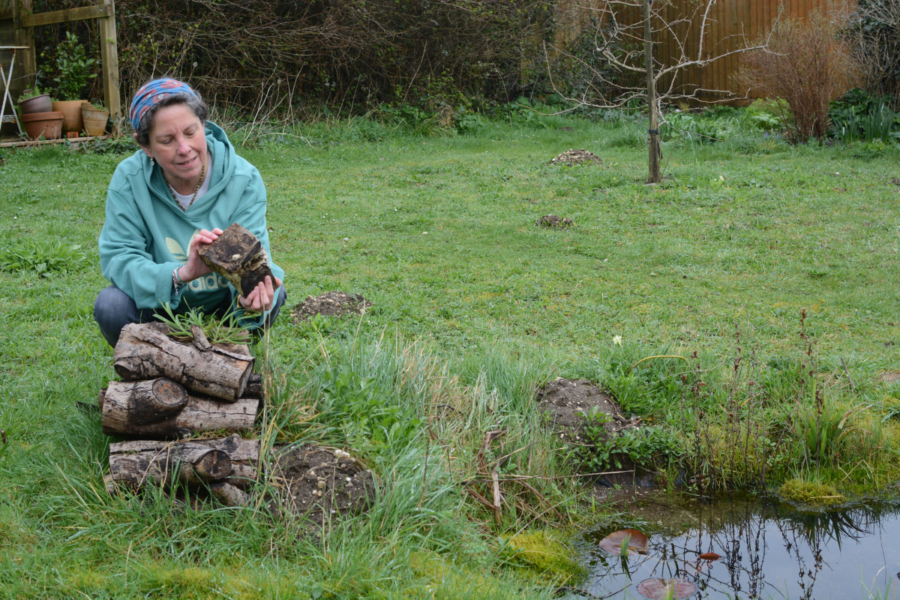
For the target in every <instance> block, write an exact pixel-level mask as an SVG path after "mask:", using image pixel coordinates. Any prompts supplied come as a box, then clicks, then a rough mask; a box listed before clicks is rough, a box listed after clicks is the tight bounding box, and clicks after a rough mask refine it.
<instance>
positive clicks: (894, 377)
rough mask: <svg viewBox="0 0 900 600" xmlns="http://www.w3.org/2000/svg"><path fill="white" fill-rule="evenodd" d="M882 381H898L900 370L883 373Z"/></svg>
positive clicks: (899, 379)
mask: <svg viewBox="0 0 900 600" xmlns="http://www.w3.org/2000/svg"><path fill="white" fill-rule="evenodd" d="M880 379H881V381H883V382H885V383H897V382H898V381H900V371H888V372H887V373H882V374H881V378H880Z"/></svg>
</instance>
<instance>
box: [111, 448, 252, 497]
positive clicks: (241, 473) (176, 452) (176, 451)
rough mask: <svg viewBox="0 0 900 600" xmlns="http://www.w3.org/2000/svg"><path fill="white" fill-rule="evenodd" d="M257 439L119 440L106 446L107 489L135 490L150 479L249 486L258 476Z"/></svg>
mask: <svg viewBox="0 0 900 600" xmlns="http://www.w3.org/2000/svg"><path fill="white" fill-rule="evenodd" d="M259 447H260V443H259V440H244V439H241V438H240V436H238V435H232V436H231V437H228V438H224V439H218V440H192V441H190V442H177V443H176V442H168V443H167V442H151V441H135V442H120V443H117V444H110V446H109V477H108V478H104V481H105V482H106V486H107V490H110V491H114V489H115V487H116V484H118V485H124V486H126V487H128V488H130V489H132V490H138V489H140V488H141V487H143V486H144V485H145V484H146V483H148V482H150V483H153V484H156V485H160V486H165V487H168V486H171V485H172V484H173V483H175V482H180V483H182V484H184V485H188V486H191V487H197V486H200V485H201V484H203V483H228V484H230V485H231V486H234V487H235V488H238V489H242V488H246V487H248V486H249V485H250V484H251V483H252V482H253V481H255V480H256V479H257V478H258V472H257V466H258V464H259Z"/></svg>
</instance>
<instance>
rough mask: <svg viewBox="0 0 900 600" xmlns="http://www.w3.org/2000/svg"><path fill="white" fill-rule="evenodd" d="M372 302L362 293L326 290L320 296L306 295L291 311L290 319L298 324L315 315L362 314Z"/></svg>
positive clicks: (339, 315)
mask: <svg viewBox="0 0 900 600" xmlns="http://www.w3.org/2000/svg"><path fill="white" fill-rule="evenodd" d="M370 306H372V303H371V302H369V301H368V300H366V299H365V298H363V296H362V294H345V293H344V292H326V293H324V294H322V295H321V296H307V297H306V300H304V301H303V302H301V303H300V304H298V305H297V306H295V307H294V308H293V310H292V311H291V321H293V322H294V323H296V324H300V323H302V322H303V321H306V320H308V319H311V318H312V317H314V316H315V315H325V316H326V317H342V316H344V315H362V314H365V312H366V309H368V308H369V307H370Z"/></svg>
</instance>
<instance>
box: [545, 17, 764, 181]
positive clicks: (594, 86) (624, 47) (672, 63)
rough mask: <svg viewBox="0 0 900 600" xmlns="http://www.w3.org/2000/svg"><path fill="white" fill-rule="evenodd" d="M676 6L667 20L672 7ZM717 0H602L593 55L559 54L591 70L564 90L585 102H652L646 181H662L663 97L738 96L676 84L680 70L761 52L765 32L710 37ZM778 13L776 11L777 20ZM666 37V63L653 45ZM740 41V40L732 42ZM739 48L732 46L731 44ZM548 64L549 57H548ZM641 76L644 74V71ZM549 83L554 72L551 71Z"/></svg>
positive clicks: (612, 105)
mask: <svg viewBox="0 0 900 600" xmlns="http://www.w3.org/2000/svg"><path fill="white" fill-rule="evenodd" d="M676 4H677V5H678V6H679V7H680V9H681V10H680V12H679V13H678V15H677V16H676V17H675V18H669V17H668V16H667V15H668V14H669V12H670V11H668V10H666V8H667V7H669V6H675V5H676ZM715 4H716V0H682V1H679V2H676V1H675V0H656V1H655V2H654V0H600V2H599V3H598V6H597V7H596V8H591V9H589V10H591V11H592V12H594V13H595V14H594V17H595V20H596V22H597V23H599V26H598V27H597V28H596V30H595V34H594V46H595V50H594V57H593V59H594V60H592V61H590V62H588V61H587V60H585V59H584V58H581V57H575V56H572V55H570V54H567V53H566V52H565V51H563V50H560V49H559V48H554V50H556V51H557V52H560V53H561V54H565V55H567V56H569V57H570V58H571V59H573V60H576V61H578V62H580V63H581V64H582V65H584V66H585V67H586V68H587V70H588V71H589V72H590V73H591V74H592V75H593V77H592V78H591V80H590V81H589V82H587V84H586V86H585V91H584V92H583V93H582V94H581V95H580V97H568V96H567V95H566V94H565V93H563V92H562V91H560V90H559V89H557V86H556V85H555V84H553V85H554V89H555V90H556V91H557V93H559V94H560V95H561V96H563V97H565V98H567V99H568V100H570V101H574V102H576V103H578V104H581V105H583V106H592V107H596V108H609V109H613V108H620V107H622V106H625V105H626V104H628V103H629V102H632V101H633V100H634V99H635V98H641V99H644V100H645V101H646V102H647V106H648V108H649V113H650V114H649V121H650V128H649V176H648V178H647V182H648V183H659V181H660V172H659V121H660V106H661V105H662V103H663V102H666V103H674V102H679V101H691V100H693V101H699V102H707V103H708V102H721V101H723V100H734V99H739V98H741V96H739V95H737V94H735V93H734V92H733V91H731V90H728V89H705V88H702V87H701V86H699V85H696V84H693V85H690V84H682V85H677V81H678V78H677V75H678V74H679V73H681V72H682V71H684V70H685V69H688V68H700V69H702V68H706V67H708V66H709V65H711V64H713V63H715V62H717V61H720V60H722V59H724V58H726V57H729V56H733V55H736V54H743V53H745V52H752V51H757V50H763V51H765V50H766V48H767V45H768V38H767V37H765V38H762V39H761V40H759V41H757V42H751V41H750V40H749V35H748V33H747V32H744V31H741V32H740V33H736V34H731V35H728V36H723V37H722V39H721V40H720V41H719V42H718V43H716V44H711V43H710V42H709V40H708V37H709V32H710V28H711V27H712V25H713V24H714V23H715V21H714V20H713V17H712V14H711V13H712V8H713V7H714V6H715ZM780 16H781V11H779V13H778V16H777V17H776V19H775V22H777V21H778V18H779V17H780ZM663 36H667V37H668V39H669V40H670V43H669V44H668V47H669V48H675V51H674V52H672V53H671V55H670V56H669V57H667V58H666V59H665V62H661V61H660V60H659V59H658V58H655V57H654V54H655V53H654V51H653V47H654V45H655V44H658V41H659V39H660V38H662V37H663ZM735 40H737V42H738V43H737V44H733V43H732V42H733V41H735ZM733 46H737V47H736V48H733V49H730V50H729V49H727V48H729V47H733ZM548 64H549V59H548ZM642 76H643V77H642ZM550 79H551V83H553V75H552V73H550Z"/></svg>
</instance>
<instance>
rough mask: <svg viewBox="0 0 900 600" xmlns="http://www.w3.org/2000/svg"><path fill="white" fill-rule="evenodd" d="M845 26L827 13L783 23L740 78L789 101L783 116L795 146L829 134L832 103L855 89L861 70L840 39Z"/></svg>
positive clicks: (744, 83) (747, 57)
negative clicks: (847, 91)
mask: <svg viewBox="0 0 900 600" xmlns="http://www.w3.org/2000/svg"><path fill="white" fill-rule="evenodd" d="M840 29H841V23H840V22H839V21H838V20H837V19H836V18H830V17H829V16H827V15H825V14H823V13H821V12H813V13H811V14H810V15H809V17H808V18H807V19H806V20H804V21H799V20H793V19H788V20H785V21H781V22H779V23H777V24H776V25H775V27H774V29H773V30H772V33H771V37H770V38H769V47H768V50H766V51H758V52H753V53H750V54H748V55H745V56H744V58H743V61H744V64H743V68H742V69H741V71H740V72H739V73H738V76H737V81H738V82H739V85H741V87H743V88H744V89H746V90H747V91H748V92H752V93H755V94H757V95H764V96H768V97H770V98H783V99H784V100H785V101H786V102H787V105H788V107H789V108H790V112H789V113H788V112H787V111H785V110H784V109H783V108H782V109H781V110H780V117H781V120H782V123H783V125H784V129H785V131H786V134H787V138H788V139H789V140H790V141H791V142H793V143H805V142H806V141H808V140H809V139H810V138H815V139H817V140H821V139H822V138H824V137H825V135H826V134H827V133H828V126H829V119H828V108H829V102H831V101H832V100H834V99H835V98H837V97H838V96H840V95H841V94H843V93H844V92H845V91H846V90H847V89H849V88H850V87H853V83H854V82H855V80H856V78H857V74H858V72H859V65H858V63H857V61H856V59H855V58H854V56H853V52H852V50H851V48H850V46H849V45H848V44H847V43H846V42H845V41H843V40H842V39H841V38H840V37H839V33H840Z"/></svg>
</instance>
